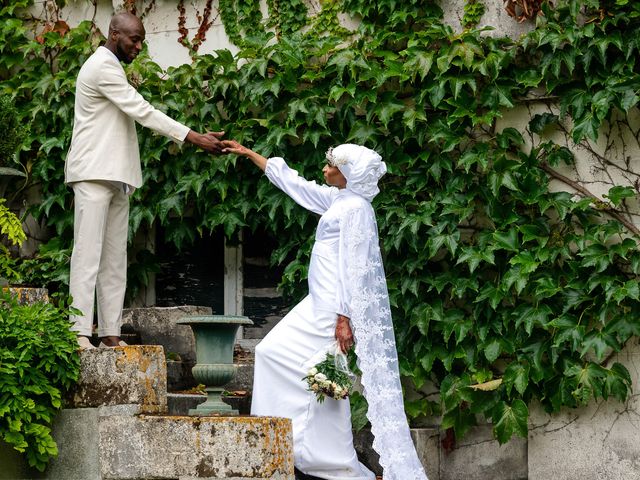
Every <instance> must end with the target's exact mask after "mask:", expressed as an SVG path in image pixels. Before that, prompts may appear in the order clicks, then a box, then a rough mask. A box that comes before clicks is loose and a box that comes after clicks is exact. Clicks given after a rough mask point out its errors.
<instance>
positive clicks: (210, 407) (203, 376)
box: [176, 315, 253, 415]
mask: <svg viewBox="0 0 640 480" xmlns="http://www.w3.org/2000/svg"><path fill="white" fill-rule="evenodd" d="M176 323H179V324H181V325H189V326H190V327H191V329H192V330H193V334H194V336H195V340H196V364H195V365H194V367H193V369H192V373H193V378H195V379H196V381H197V382H198V383H201V384H203V385H204V386H205V390H206V392H207V401H206V402H204V403H201V404H200V405H198V407H197V408H192V409H190V410H189V415H213V414H227V415H237V414H238V411H237V410H234V409H233V408H231V406H230V405H227V404H226V403H224V402H223V401H222V399H221V398H220V397H221V394H222V392H223V391H224V388H223V387H224V386H225V385H226V384H227V383H229V382H230V381H231V380H233V377H235V375H236V370H237V367H236V365H234V364H233V346H234V344H235V341H236V333H237V332H238V327H240V326H241V325H253V322H252V321H251V320H249V319H248V318H247V317H242V316H235V315H203V316H193V317H185V318H182V319H180V320H178V321H177V322H176Z"/></svg>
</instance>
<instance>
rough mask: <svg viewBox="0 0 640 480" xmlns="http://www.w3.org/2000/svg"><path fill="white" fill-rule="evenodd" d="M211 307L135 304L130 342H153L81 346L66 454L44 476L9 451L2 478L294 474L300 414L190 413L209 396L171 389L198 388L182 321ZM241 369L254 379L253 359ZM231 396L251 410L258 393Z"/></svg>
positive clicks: (61, 445)
mask: <svg viewBox="0 0 640 480" xmlns="http://www.w3.org/2000/svg"><path fill="white" fill-rule="evenodd" d="M209 313H210V310H208V309H203V308H200V307H177V308H167V309H162V308H153V309H136V310H129V311H127V312H125V322H127V324H128V325H129V326H130V327H128V328H125V331H129V332H130V333H128V334H127V335H126V337H127V340H129V341H132V340H133V339H135V338H136V336H137V338H138V339H139V341H140V342H142V343H145V345H130V346H126V347H115V348H108V349H94V350H85V351H83V352H81V374H80V381H79V383H78V385H77V387H76V388H74V390H73V391H72V392H70V393H69V395H68V397H67V398H66V402H65V406H66V408H65V409H64V410H63V411H62V412H61V413H60V414H59V415H58V416H57V418H56V420H55V422H54V425H53V436H54V438H55V440H56V443H57V444H58V449H59V456H58V457H57V458H56V459H54V460H52V461H51V463H50V464H49V466H48V468H47V470H46V471H45V472H44V473H43V474H40V473H39V472H33V471H31V470H29V469H28V468H26V467H25V466H24V464H23V462H22V459H21V458H20V457H19V455H17V454H16V453H15V451H14V452H13V453H11V452H9V455H10V456H9V458H7V457H6V456H5V457H3V456H2V455H0V458H2V460H3V461H2V463H3V464H4V463H6V464H5V465H0V467H1V468H0V479H11V480H18V479H20V480H22V479H31V478H45V479H50V480H143V479H145V480H146V479H158V480H195V479H208V480H222V479H225V480H240V479H264V480H266V479H273V480H294V468H293V445H292V435H291V422H290V420H288V419H283V418H275V417H252V416H247V415H240V416H187V415H185V412H186V411H188V409H189V408H194V407H195V406H196V405H197V404H199V403H201V402H203V401H204V400H205V398H206V397H205V396H204V395H201V394H186V393H173V392H171V391H168V389H167V387H168V386H170V387H173V388H183V389H184V388H190V387H193V386H194V385H193V383H194V382H193V377H192V376H190V371H191V366H192V365H193V364H194V362H195V351H194V340H193V335H192V333H191V329H190V328H189V327H186V326H182V325H176V324H174V323H173V322H174V321H175V320H178V319H179V318H183V317H185V316H188V315H206V314H209ZM166 357H170V358H173V360H169V361H167V360H166ZM240 370H241V372H242V375H241V376H239V377H238V378H239V379H244V380H241V382H250V381H252V369H251V368H250V367H246V366H244V365H243V366H241V367H240ZM249 370H251V374H249V373H248V372H249ZM245 385H246V383H240V384H239V385H238V386H241V387H242V388H245ZM230 398H231V400H230V403H232V405H234V402H235V405H234V407H235V408H238V407H240V410H241V412H245V413H246V412H248V409H249V405H250V397H249V395H248V394H245V395H244V396H237V398H236V397H230Z"/></svg>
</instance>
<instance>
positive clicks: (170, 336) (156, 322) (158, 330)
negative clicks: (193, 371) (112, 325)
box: [122, 306, 211, 366]
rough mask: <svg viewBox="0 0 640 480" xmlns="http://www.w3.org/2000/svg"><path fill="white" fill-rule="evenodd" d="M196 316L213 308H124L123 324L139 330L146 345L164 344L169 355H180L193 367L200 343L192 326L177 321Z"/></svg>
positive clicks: (208, 312) (206, 313)
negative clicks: (179, 323)
mask: <svg viewBox="0 0 640 480" xmlns="http://www.w3.org/2000/svg"><path fill="white" fill-rule="evenodd" d="M192 315H211V308H210V307H195V306H182V307H149V308H125V309H124V310H123V311H122V323H123V326H124V325H126V324H128V325H130V326H131V328H133V330H135V331H136V332H138V334H139V335H140V342H141V343H142V344H143V345H162V346H163V347H164V350H165V352H166V353H167V354H177V355H179V356H180V360H181V361H183V362H185V363H188V364H191V366H193V365H194V364H195V362H196V342H195V339H194V337H193V332H192V331H191V327H189V326H188V325H178V324H176V321H177V320H180V319H181V318H184V317H188V316H192Z"/></svg>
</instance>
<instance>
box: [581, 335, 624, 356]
mask: <svg viewBox="0 0 640 480" xmlns="http://www.w3.org/2000/svg"><path fill="white" fill-rule="evenodd" d="M610 348H611V349H613V350H615V351H619V350H620V344H619V343H618V340H617V339H616V337H615V335H612V334H611V333H608V332H605V331H602V330H601V331H592V332H590V333H589V334H587V336H586V337H585V339H584V341H583V342H582V351H581V352H580V355H581V356H584V355H585V354H586V353H587V352H589V350H593V352H594V353H595V355H596V358H597V359H598V360H599V361H601V360H602V359H604V357H605V355H606V354H607V352H608V350H609V349H610Z"/></svg>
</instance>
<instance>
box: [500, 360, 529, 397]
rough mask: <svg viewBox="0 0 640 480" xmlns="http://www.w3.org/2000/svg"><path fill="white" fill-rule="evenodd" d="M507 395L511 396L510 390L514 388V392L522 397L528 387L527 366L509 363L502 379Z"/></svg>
mask: <svg viewBox="0 0 640 480" xmlns="http://www.w3.org/2000/svg"><path fill="white" fill-rule="evenodd" d="M502 381H503V382H504V386H505V389H506V391H507V395H511V389H512V388H513V387H515V388H516V391H517V392H518V393H519V394H520V395H524V392H525V391H526V389H527V386H528V385H529V365H527V364H524V365H523V364H521V363H516V362H513V363H510V364H509V366H508V367H507V368H506V370H505V371H504V376H503V377H502Z"/></svg>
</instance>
